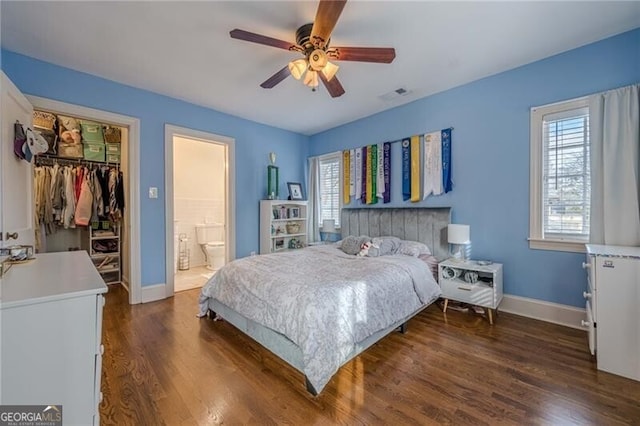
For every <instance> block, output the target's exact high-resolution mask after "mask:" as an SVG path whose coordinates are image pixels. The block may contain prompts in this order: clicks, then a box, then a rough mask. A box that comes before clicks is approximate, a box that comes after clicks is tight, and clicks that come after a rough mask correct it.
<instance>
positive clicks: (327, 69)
mask: <svg viewBox="0 0 640 426" xmlns="http://www.w3.org/2000/svg"><path fill="white" fill-rule="evenodd" d="M339 68H340V67H339V66H338V65H336V64H334V63H333V62H329V61H327V65H325V66H324V68H322V74H323V75H324V77H325V78H326V79H327V81H331V79H332V78H333V76H334V75H336V73H337V72H338V69H339Z"/></svg>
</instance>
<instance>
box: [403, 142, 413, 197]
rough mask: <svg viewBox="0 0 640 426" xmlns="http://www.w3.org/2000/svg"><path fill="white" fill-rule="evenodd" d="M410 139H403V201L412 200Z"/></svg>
mask: <svg viewBox="0 0 640 426" xmlns="http://www.w3.org/2000/svg"><path fill="white" fill-rule="evenodd" d="M410 144H411V142H410V141H409V139H402V201H407V200H408V199H409V198H411V151H410V146H409V145H410Z"/></svg>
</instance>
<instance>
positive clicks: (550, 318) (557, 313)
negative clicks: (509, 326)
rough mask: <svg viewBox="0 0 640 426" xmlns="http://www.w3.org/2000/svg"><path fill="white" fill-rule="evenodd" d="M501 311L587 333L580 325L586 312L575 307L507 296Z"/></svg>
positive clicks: (501, 305)
mask: <svg viewBox="0 0 640 426" xmlns="http://www.w3.org/2000/svg"><path fill="white" fill-rule="evenodd" d="M499 309H500V311H502V312H508V313H510V314H515V315H520V316H523V317H527V318H533V319H537V320H541V321H546V322H550V323H553V324H559V325H564V326H565V327H571V328H576V329H578V330H584V331H587V330H586V329H585V328H584V327H582V326H581V325H580V321H581V320H584V319H585V318H586V312H585V310H584V309H581V308H576V307H575V306H569V305H561V304H559V303H552V302H545V301H543V300H538V299H530V298H528V297H520V296H511V295H506V294H505V295H504V297H503V298H502V303H500V308H499Z"/></svg>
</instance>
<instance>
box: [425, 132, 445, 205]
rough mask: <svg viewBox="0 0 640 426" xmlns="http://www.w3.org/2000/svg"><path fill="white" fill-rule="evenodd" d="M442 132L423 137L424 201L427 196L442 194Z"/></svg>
mask: <svg viewBox="0 0 640 426" xmlns="http://www.w3.org/2000/svg"><path fill="white" fill-rule="evenodd" d="M441 135H442V131H440V130H439V131H437V132H431V133H427V134H425V135H424V154H423V156H424V164H423V167H424V182H423V191H424V196H423V197H422V199H423V200H425V199H426V198H427V197H428V196H429V195H431V194H433V195H440V194H442V137H441Z"/></svg>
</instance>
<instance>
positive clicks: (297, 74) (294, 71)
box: [289, 59, 308, 80]
mask: <svg viewBox="0 0 640 426" xmlns="http://www.w3.org/2000/svg"><path fill="white" fill-rule="evenodd" d="M307 67H308V64H307V60H306V59H296V60H295V61H291V62H289V72H290V73H291V75H292V76H293V78H295V79H296V80H300V78H302V75H303V74H304V72H305V71H306V70H307Z"/></svg>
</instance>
